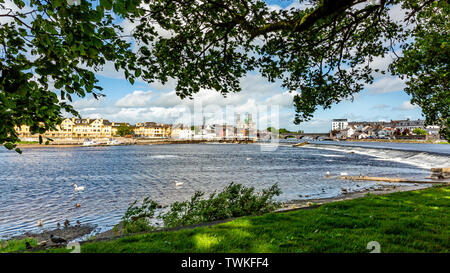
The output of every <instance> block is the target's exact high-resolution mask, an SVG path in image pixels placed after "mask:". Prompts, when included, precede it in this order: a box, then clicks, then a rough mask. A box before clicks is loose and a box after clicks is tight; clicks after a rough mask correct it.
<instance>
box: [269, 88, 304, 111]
mask: <svg viewBox="0 0 450 273" xmlns="http://www.w3.org/2000/svg"><path fill="white" fill-rule="evenodd" d="M298 94H299V93H298V92H295V91H294V92H289V91H286V92H284V93H281V94H275V95H273V96H272V97H270V98H268V99H266V101H265V103H266V104H268V105H279V106H282V107H286V106H291V107H292V106H293V103H294V102H293V99H294V96H295V95H298Z"/></svg>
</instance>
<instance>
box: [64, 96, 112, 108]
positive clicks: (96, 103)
mask: <svg viewBox="0 0 450 273" xmlns="http://www.w3.org/2000/svg"><path fill="white" fill-rule="evenodd" d="M105 101H106V98H104V97H100V98H99V99H95V98H92V97H91V98H84V99H80V100H77V101H74V102H73V103H71V104H72V106H73V107H74V108H75V110H78V111H82V110H84V111H89V110H87V109H90V110H92V109H97V108H98V107H102V106H103V105H104V103H105Z"/></svg>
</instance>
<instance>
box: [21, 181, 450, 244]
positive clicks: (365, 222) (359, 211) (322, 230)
mask: <svg viewBox="0 0 450 273" xmlns="http://www.w3.org/2000/svg"><path fill="white" fill-rule="evenodd" d="M449 189H450V187H448V186H447V187H433V188H429V189H426V190H421V191H411V192H398V193H393V194H389V195H385V196H377V195H370V196H368V197H364V198H361V199H354V200H348V201H341V202H334V203H329V204H325V205H322V206H321V207H319V208H317V209H311V210H298V211H291V212H285V213H269V214H265V215H261V216H253V217H242V218H238V219H235V220H232V221H229V222H226V223H222V224H218V225H214V226H210V227H199V228H195V229H182V230H178V231H170V232H159V233H150V234H143V235H142V234H141V235H134V236H128V237H125V238H121V239H116V240H111V241H99V242H89V243H85V244H82V247H81V251H82V252H369V250H368V249H366V247H367V243H368V242H370V241H377V242H379V243H380V246H381V252H449V250H450V241H449V238H450V229H449V223H450V202H449V201H448V197H449V195H450V191H449ZM12 251H14V250H12ZM65 251H67V250H65V249H53V250H49V252H65Z"/></svg>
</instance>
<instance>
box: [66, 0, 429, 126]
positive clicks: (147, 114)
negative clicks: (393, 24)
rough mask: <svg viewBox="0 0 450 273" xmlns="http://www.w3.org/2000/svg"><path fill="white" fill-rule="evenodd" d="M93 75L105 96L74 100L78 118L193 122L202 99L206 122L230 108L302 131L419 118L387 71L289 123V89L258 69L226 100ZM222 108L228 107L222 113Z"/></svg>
mask: <svg viewBox="0 0 450 273" xmlns="http://www.w3.org/2000/svg"><path fill="white" fill-rule="evenodd" d="M266 2H268V4H269V5H272V7H273V8H277V9H278V8H289V7H290V5H293V6H295V5H298V4H299V3H298V1H273V0H268V1H266ZM400 12H401V11H399V10H398V9H395V10H394V11H393V16H397V15H398V14H400ZM123 24H124V27H125V29H126V30H127V29H132V25H130V24H127V22H124V23H123ZM397 53H398V52H397ZM390 58H391V57H390V56H387V57H386V58H384V59H381V58H378V59H375V60H374V64H375V65H376V66H377V67H380V68H385V67H386V65H387V64H388V63H389V62H390ZM97 76H98V79H99V80H100V82H99V84H100V85H101V86H102V87H103V88H104V91H103V93H104V94H105V95H106V97H105V98H104V99H101V100H99V101H96V100H95V99H93V98H92V97H90V96H88V97H86V98H83V99H78V100H76V101H75V102H74V107H75V109H77V110H79V112H80V113H81V115H82V116H83V117H92V118H95V117H103V118H105V119H109V120H112V121H127V122H130V123H135V122H140V121H155V122H160V123H174V122H184V123H192V122H193V123H198V122H199V121H200V120H201V118H199V116H198V115H197V116H196V117H195V121H193V119H192V115H191V116H189V113H191V114H193V113H194V112H198V113H201V110H199V109H200V108H199V107H194V106H195V105H197V106H198V105H200V104H201V105H202V108H203V113H206V114H205V115H206V117H207V119H208V120H209V121H211V122H216V121H217V122H220V121H223V122H230V117H231V119H232V116H233V115H232V114H230V113H231V112H240V113H242V114H244V113H245V112H250V113H252V114H253V116H254V120H257V121H258V126H259V128H266V126H269V125H274V126H275V127H284V128H287V129H290V130H300V129H302V130H304V131H306V132H327V131H329V130H330V127H331V119H333V118H348V119H349V120H352V121H361V120H390V119H405V118H411V119H417V118H421V110H420V108H418V107H417V106H414V105H411V104H410V103H409V100H410V97H409V96H408V95H407V94H406V93H405V92H403V88H404V83H403V82H402V81H401V80H400V79H398V78H393V77H391V76H389V73H387V75H381V74H379V75H376V77H375V82H374V84H373V85H371V86H367V87H366V89H365V90H364V91H363V92H361V93H360V94H357V95H356V96H355V99H354V101H353V102H350V101H344V102H341V103H339V104H337V105H334V106H333V107H332V108H331V109H328V110H318V111H317V112H316V113H315V115H314V118H313V119H312V120H311V121H310V122H306V123H302V124H301V125H295V124H293V118H294V108H293V106H292V96H293V94H289V93H288V92H286V90H283V89H282V88H281V87H280V85H279V84H278V83H269V82H268V81H267V80H265V79H264V78H262V77H261V76H260V75H259V74H257V73H249V74H248V75H247V76H246V77H245V78H243V79H242V80H241V86H242V88H243V91H242V92H241V93H237V94H232V95H230V96H229V97H228V98H226V99H225V98H222V97H221V96H220V95H219V94H218V93H217V92H215V91H214V90H202V91H201V92H200V93H199V94H197V95H196V96H195V97H194V101H190V100H184V101H182V100H180V99H179V98H178V97H177V96H176V95H175V94H174V86H175V81H174V80H171V81H169V83H167V84H166V85H164V86H163V85H162V84H160V83H153V84H148V83H145V82H142V81H137V82H136V83H135V84H134V85H131V84H130V83H129V82H128V81H126V80H125V79H124V77H123V75H122V73H121V72H117V71H115V70H114V68H113V64H112V63H109V64H107V65H106V66H105V68H104V70H103V71H100V72H98V73H97ZM194 104H195V105H194ZM271 105H277V106H276V107H278V110H277V108H276V107H274V108H273V109H272V110H273V111H275V110H277V112H279V116H278V117H274V116H271V115H270V113H271V112H269V111H268V110H267V111H266V110H265V108H264V107H265V106H269V108H270V106H271ZM227 107H228V108H227ZM194 109H195V110H194ZM219 109H221V110H219ZM226 109H228V110H230V109H231V110H230V111H228V112H227V110H226ZM272 113H273V112H272Z"/></svg>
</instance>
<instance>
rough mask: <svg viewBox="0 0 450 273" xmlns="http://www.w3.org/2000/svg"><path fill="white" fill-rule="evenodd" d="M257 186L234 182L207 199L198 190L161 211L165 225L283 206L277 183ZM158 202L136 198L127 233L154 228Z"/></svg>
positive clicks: (128, 215) (127, 217)
mask: <svg viewBox="0 0 450 273" xmlns="http://www.w3.org/2000/svg"><path fill="white" fill-rule="evenodd" d="M254 191H255V189H254V187H245V186H243V185H241V184H235V183H231V184H230V185H228V186H227V187H226V188H225V189H224V190H223V191H222V192H219V193H216V191H214V192H213V193H212V194H210V195H209V198H207V199H204V198H203V196H204V195H205V194H204V193H203V192H200V191H197V192H195V194H194V195H193V196H192V197H191V199H190V200H188V201H183V202H174V203H173V204H172V205H170V209H169V211H168V212H166V213H164V214H161V215H159V216H158V218H160V219H162V221H163V223H164V227H166V228H173V227H179V226H185V225H193V224H200V223H205V222H211V221H217V220H224V219H228V218H232V217H240V216H249V215H259V214H263V213H267V212H271V211H274V210H275V209H276V208H278V207H280V204H279V203H278V202H275V201H274V200H273V198H274V197H275V196H278V195H280V194H281V190H280V188H279V187H278V185H277V184H275V185H273V186H272V187H270V188H268V189H264V190H262V191H261V192H259V193H255V192H254ZM157 207H158V204H157V203H156V202H154V201H153V200H150V199H149V198H146V199H144V201H143V203H142V206H141V207H138V206H136V201H135V202H134V203H133V204H132V205H131V206H130V207H129V208H128V210H127V212H126V213H125V216H124V217H123V226H124V229H123V231H124V233H135V232H142V231H149V230H154V229H156V227H154V226H152V225H151V223H150V219H151V218H152V217H153V216H154V214H155V209H156V208H157Z"/></svg>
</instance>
